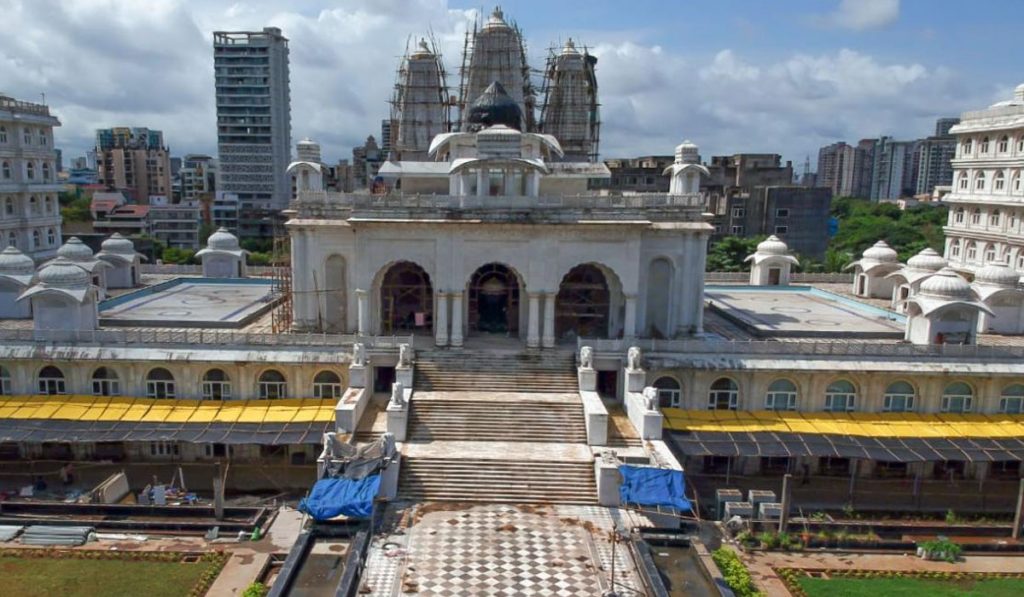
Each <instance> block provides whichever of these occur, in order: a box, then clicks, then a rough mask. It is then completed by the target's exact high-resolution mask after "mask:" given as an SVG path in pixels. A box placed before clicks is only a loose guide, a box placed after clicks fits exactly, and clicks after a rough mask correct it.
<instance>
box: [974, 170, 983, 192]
mask: <svg viewBox="0 0 1024 597" xmlns="http://www.w3.org/2000/svg"><path fill="white" fill-rule="evenodd" d="M974 190H976V191H984V190H985V173H984V172H979V173H978V175H977V177H975V179H974Z"/></svg>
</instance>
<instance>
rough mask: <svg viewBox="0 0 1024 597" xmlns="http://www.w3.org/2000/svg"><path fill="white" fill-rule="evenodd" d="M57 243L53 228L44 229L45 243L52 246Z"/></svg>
mask: <svg viewBox="0 0 1024 597" xmlns="http://www.w3.org/2000/svg"><path fill="white" fill-rule="evenodd" d="M55 244H57V232H56V231H54V229H53V228H48V229H47V230H46V245H47V246H49V247H52V246H53V245H55Z"/></svg>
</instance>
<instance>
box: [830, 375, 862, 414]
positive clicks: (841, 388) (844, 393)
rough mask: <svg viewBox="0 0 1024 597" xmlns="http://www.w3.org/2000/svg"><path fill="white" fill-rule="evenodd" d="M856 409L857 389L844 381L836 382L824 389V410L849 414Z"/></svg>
mask: <svg viewBox="0 0 1024 597" xmlns="http://www.w3.org/2000/svg"><path fill="white" fill-rule="evenodd" d="M856 407H857V388H855V387H854V385H853V384H852V383H850V382H848V381H846V380H845V379H840V380H836V381H834V382H832V383H830V384H828V387H827V388H825V410H826V411H828V412H851V411H853V410H854V409H855V408H856Z"/></svg>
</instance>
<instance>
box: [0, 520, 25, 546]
mask: <svg viewBox="0 0 1024 597" xmlns="http://www.w3.org/2000/svg"><path fill="white" fill-rule="evenodd" d="M23 528H25V527H23V526H21V525H6V524H5V525H0V542H2V543H7V542H8V541H10V540H12V539H14V538H15V537H17V536H18V535H19V534H20V533H21V530H22V529H23Z"/></svg>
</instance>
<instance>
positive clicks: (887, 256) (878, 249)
mask: <svg viewBox="0 0 1024 597" xmlns="http://www.w3.org/2000/svg"><path fill="white" fill-rule="evenodd" d="M861 259H869V260H872V261H882V262H893V263H895V262H897V261H899V260H900V257H899V255H897V254H896V251H894V250H893V248H892V247H890V246H889V245H888V244H886V242H885V241H884V240H880V241H878V242H877V243H875V244H874V245H872V246H871V247H870V248H868V250H866V251H864V254H863V255H861Z"/></svg>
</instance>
